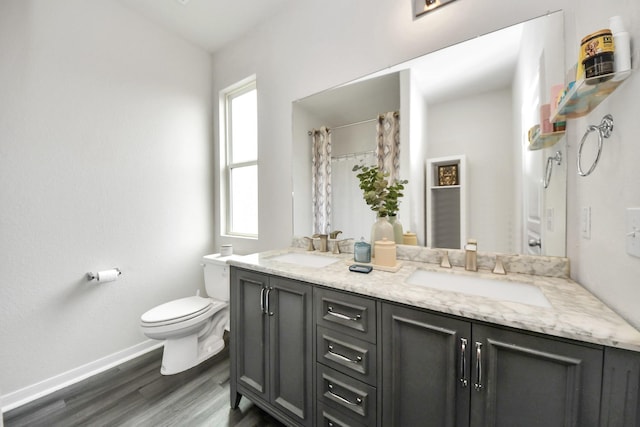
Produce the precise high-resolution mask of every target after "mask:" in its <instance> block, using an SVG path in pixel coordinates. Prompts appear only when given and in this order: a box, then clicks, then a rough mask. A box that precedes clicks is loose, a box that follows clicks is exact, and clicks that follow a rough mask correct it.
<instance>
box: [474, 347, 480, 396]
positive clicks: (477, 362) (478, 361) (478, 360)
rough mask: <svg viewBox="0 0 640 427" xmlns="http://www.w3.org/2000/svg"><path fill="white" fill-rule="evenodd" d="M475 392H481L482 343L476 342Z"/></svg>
mask: <svg viewBox="0 0 640 427" xmlns="http://www.w3.org/2000/svg"><path fill="white" fill-rule="evenodd" d="M474 387H475V389H476V391H481V390H482V343H479V342H476V383H475V384H474Z"/></svg>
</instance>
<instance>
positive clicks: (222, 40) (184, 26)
mask: <svg viewBox="0 0 640 427" xmlns="http://www.w3.org/2000/svg"><path fill="white" fill-rule="evenodd" d="M119 1H120V2H121V3H123V4H124V5H126V6H127V7H129V8H131V9H133V10H135V11H137V12H138V13H140V14H141V15H142V16H144V17H145V18H147V19H149V20H150V21H152V22H155V23H157V24H159V25H160V26H162V27H164V28H166V29H168V30H169V31H171V32H173V33H175V34H177V35H179V36H181V37H182V38H184V39H186V40H188V41H189V42H191V43H193V44H195V45H197V46H199V47H201V48H203V49H205V50H207V51H208V52H211V53H214V52H216V51H217V50H219V49H220V48H222V47H223V46H224V45H226V44H227V43H229V42H231V41H233V40H234V39H236V38H238V37H240V36H242V35H243V34H245V33H247V32H249V31H250V30H251V28H253V27H255V26H256V25H258V24H260V22H261V21H264V20H266V19H268V18H270V17H272V16H273V15H275V14H276V13H278V11H279V10H280V9H282V7H283V6H285V5H286V4H287V3H290V2H291V0H260V1H259V2H252V3H250V4H248V3H246V2H244V1H234V0H119Z"/></svg>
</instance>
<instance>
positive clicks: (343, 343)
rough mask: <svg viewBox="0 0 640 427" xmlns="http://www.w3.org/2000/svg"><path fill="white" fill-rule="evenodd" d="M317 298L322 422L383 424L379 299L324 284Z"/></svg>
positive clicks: (319, 413)
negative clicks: (379, 372)
mask: <svg viewBox="0 0 640 427" xmlns="http://www.w3.org/2000/svg"><path fill="white" fill-rule="evenodd" d="M313 299H314V306H315V309H316V312H315V317H316V362H317V363H316V368H315V369H316V399H317V409H316V416H317V425H319V426H323V425H324V426H342V427H347V426H350V427H361V426H369V427H375V426H376V425H379V423H378V414H379V411H378V400H379V399H378V376H377V370H378V362H377V360H378V346H377V342H378V333H377V330H378V328H377V320H378V316H377V315H376V308H377V303H376V301H375V300H373V299H370V298H365V297H361V296H357V295H353V294H349V293H344V292H338V291H333V290H329V289H323V288H315V289H314V295H313Z"/></svg>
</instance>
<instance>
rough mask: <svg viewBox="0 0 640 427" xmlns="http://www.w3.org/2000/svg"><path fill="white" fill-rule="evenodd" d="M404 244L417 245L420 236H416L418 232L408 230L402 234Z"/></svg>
mask: <svg viewBox="0 0 640 427" xmlns="http://www.w3.org/2000/svg"><path fill="white" fill-rule="evenodd" d="M402 244H404V245H413V246H416V245H417V244H418V236H416V233H412V232H411V231H407V232H406V233H404V234H403V235H402Z"/></svg>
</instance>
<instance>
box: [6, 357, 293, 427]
mask: <svg viewBox="0 0 640 427" xmlns="http://www.w3.org/2000/svg"><path fill="white" fill-rule="evenodd" d="M161 359H162V348H159V349H157V350H154V351H152V352H150V353H148V354H145V355H143V356H141V357H139V358H137V359H134V360H131V361H129V362H126V363H124V364H122V365H119V366H117V367H114V368H112V369H109V370H107V371H105V372H102V373H100V374H98V375H95V376H93V377H91V378H88V379H86V380H84V381H81V382H79V383H77V384H74V385H71V386H69V387H67V388H64V389H62V390H59V391H57V392H54V393H52V394H50V395H48V396H45V397H43V398H41V399H38V400H36V401H34V402H30V403H28V404H26V405H23V406H21V407H18V408H16V409H14V410H12V411H9V412H7V413H5V414H4V425H5V427H20V426H28V427H39V426H42V427H45V426H46V427H52V426H55V427H58V426H59V427H73V426H91V427H93V426H128V427H134V426H135V427H146V426H149V427H159V426H167V427H168V426H185V427H199V426H203V427H204V426H207V427H218V426H220V427H282V426H283V425H282V424H280V423H279V422H278V421H276V420H275V419H274V418H272V417H271V416H270V415H268V414H266V413H265V412H263V411H262V410H261V409H259V408H258V407H257V406H255V405H254V404H252V403H251V402H250V401H249V400H248V399H246V398H242V401H241V403H240V407H239V408H238V409H231V408H230V406H229V353H228V348H226V349H225V350H224V351H222V352H221V353H220V354H218V355H216V356H214V357H212V358H211V359H209V360H208V361H206V362H204V363H202V364H200V365H198V366H196V367H194V368H192V369H189V370H188V371H185V372H182V373H180V374H177V375H170V376H163V375H161V374H160V362H161Z"/></svg>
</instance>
